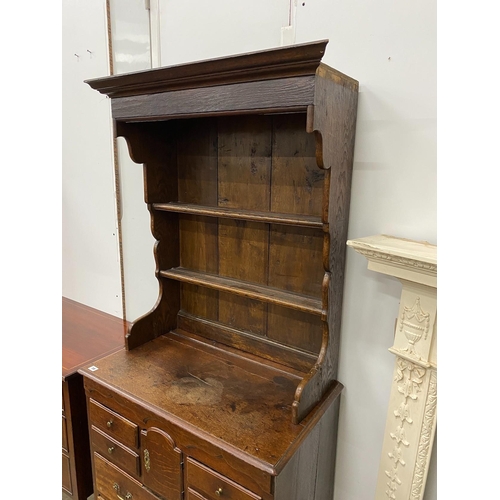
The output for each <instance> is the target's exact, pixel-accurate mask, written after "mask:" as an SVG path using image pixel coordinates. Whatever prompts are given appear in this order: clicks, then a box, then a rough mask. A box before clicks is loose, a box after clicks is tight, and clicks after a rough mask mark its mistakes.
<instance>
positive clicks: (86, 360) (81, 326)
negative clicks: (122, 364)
mask: <svg viewBox="0 0 500 500" xmlns="http://www.w3.org/2000/svg"><path fill="white" fill-rule="evenodd" d="M61 312H62V378H63V381H64V380H65V379H66V377H69V376H71V375H73V374H76V373H77V371H78V368H80V367H81V366H82V365H84V364H91V363H92V361H93V360H94V359H96V358H98V357H102V356H105V355H106V354H110V353H112V352H115V351H116V350H118V349H123V347H124V345H125V332H126V329H127V326H128V324H127V323H126V322H125V321H124V320H123V319H122V318H117V317H116V316H111V315H110V314H107V313H104V312H102V311H99V310H97V309H94V308H92V307H88V306H86V305H84V304H81V303H79V302H76V301H74V300H71V299H68V298H66V297H62V310H61Z"/></svg>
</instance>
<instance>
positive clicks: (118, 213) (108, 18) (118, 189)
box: [106, 0, 127, 333]
mask: <svg viewBox="0 0 500 500" xmlns="http://www.w3.org/2000/svg"><path fill="white" fill-rule="evenodd" d="M110 2H111V0H106V25H107V35H108V64H109V74H110V75H114V74H115V72H114V59H113V37H112V31H111V6H110ZM113 128H114V127H113ZM113 171H114V178H115V200H116V219H117V231H118V255H119V260H120V284H121V299H122V316H123V320H124V323H123V324H124V328H125V333H127V326H126V319H127V309H126V306H125V272H124V269H123V238H122V197H121V182H120V166H119V163H118V141H117V138H116V137H115V135H114V133H113Z"/></svg>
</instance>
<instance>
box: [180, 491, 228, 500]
mask: <svg viewBox="0 0 500 500" xmlns="http://www.w3.org/2000/svg"><path fill="white" fill-rule="evenodd" d="M221 498H222V497H221ZM186 500H207V499H206V498H205V497H202V496H201V495H200V494H199V493H196V491H194V490H192V489H191V488H188V489H187V496H186Z"/></svg>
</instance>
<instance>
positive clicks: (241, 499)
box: [186, 458, 262, 500]
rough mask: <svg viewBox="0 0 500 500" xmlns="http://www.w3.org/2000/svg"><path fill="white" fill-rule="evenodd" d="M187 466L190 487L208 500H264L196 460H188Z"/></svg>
mask: <svg viewBox="0 0 500 500" xmlns="http://www.w3.org/2000/svg"><path fill="white" fill-rule="evenodd" d="M186 464H187V467H186V477H187V484H188V487H189V488H191V489H192V490H194V491H196V492H198V493H201V494H202V495H203V496H205V497H206V498H207V499H211V500H217V497H220V496H222V497H226V498H231V499H233V500H262V498H261V497H260V496H257V495H255V494H254V493H252V492H251V491H249V490H247V489H246V488H243V487H241V486H240V485H239V484H237V483H235V482H234V481H231V480H229V479H227V478H225V477H224V476H222V475H221V474H218V473H217V472H215V471H213V470H211V469H209V468H208V467H206V466H205V465H203V464H201V463H199V462H196V460H192V459H190V458H188V459H187V461H186ZM216 492H218V493H216Z"/></svg>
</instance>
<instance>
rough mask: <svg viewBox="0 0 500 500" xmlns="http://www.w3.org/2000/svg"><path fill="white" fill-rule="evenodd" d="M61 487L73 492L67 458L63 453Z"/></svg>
mask: <svg viewBox="0 0 500 500" xmlns="http://www.w3.org/2000/svg"><path fill="white" fill-rule="evenodd" d="M62 487H63V488H64V489H65V490H66V491H67V492H68V493H70V494H73V489H72V487H71V470H70V465H69V458H68V457H67V456H66V455H65V454H64V453H63V456H62Z"/></svg>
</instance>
